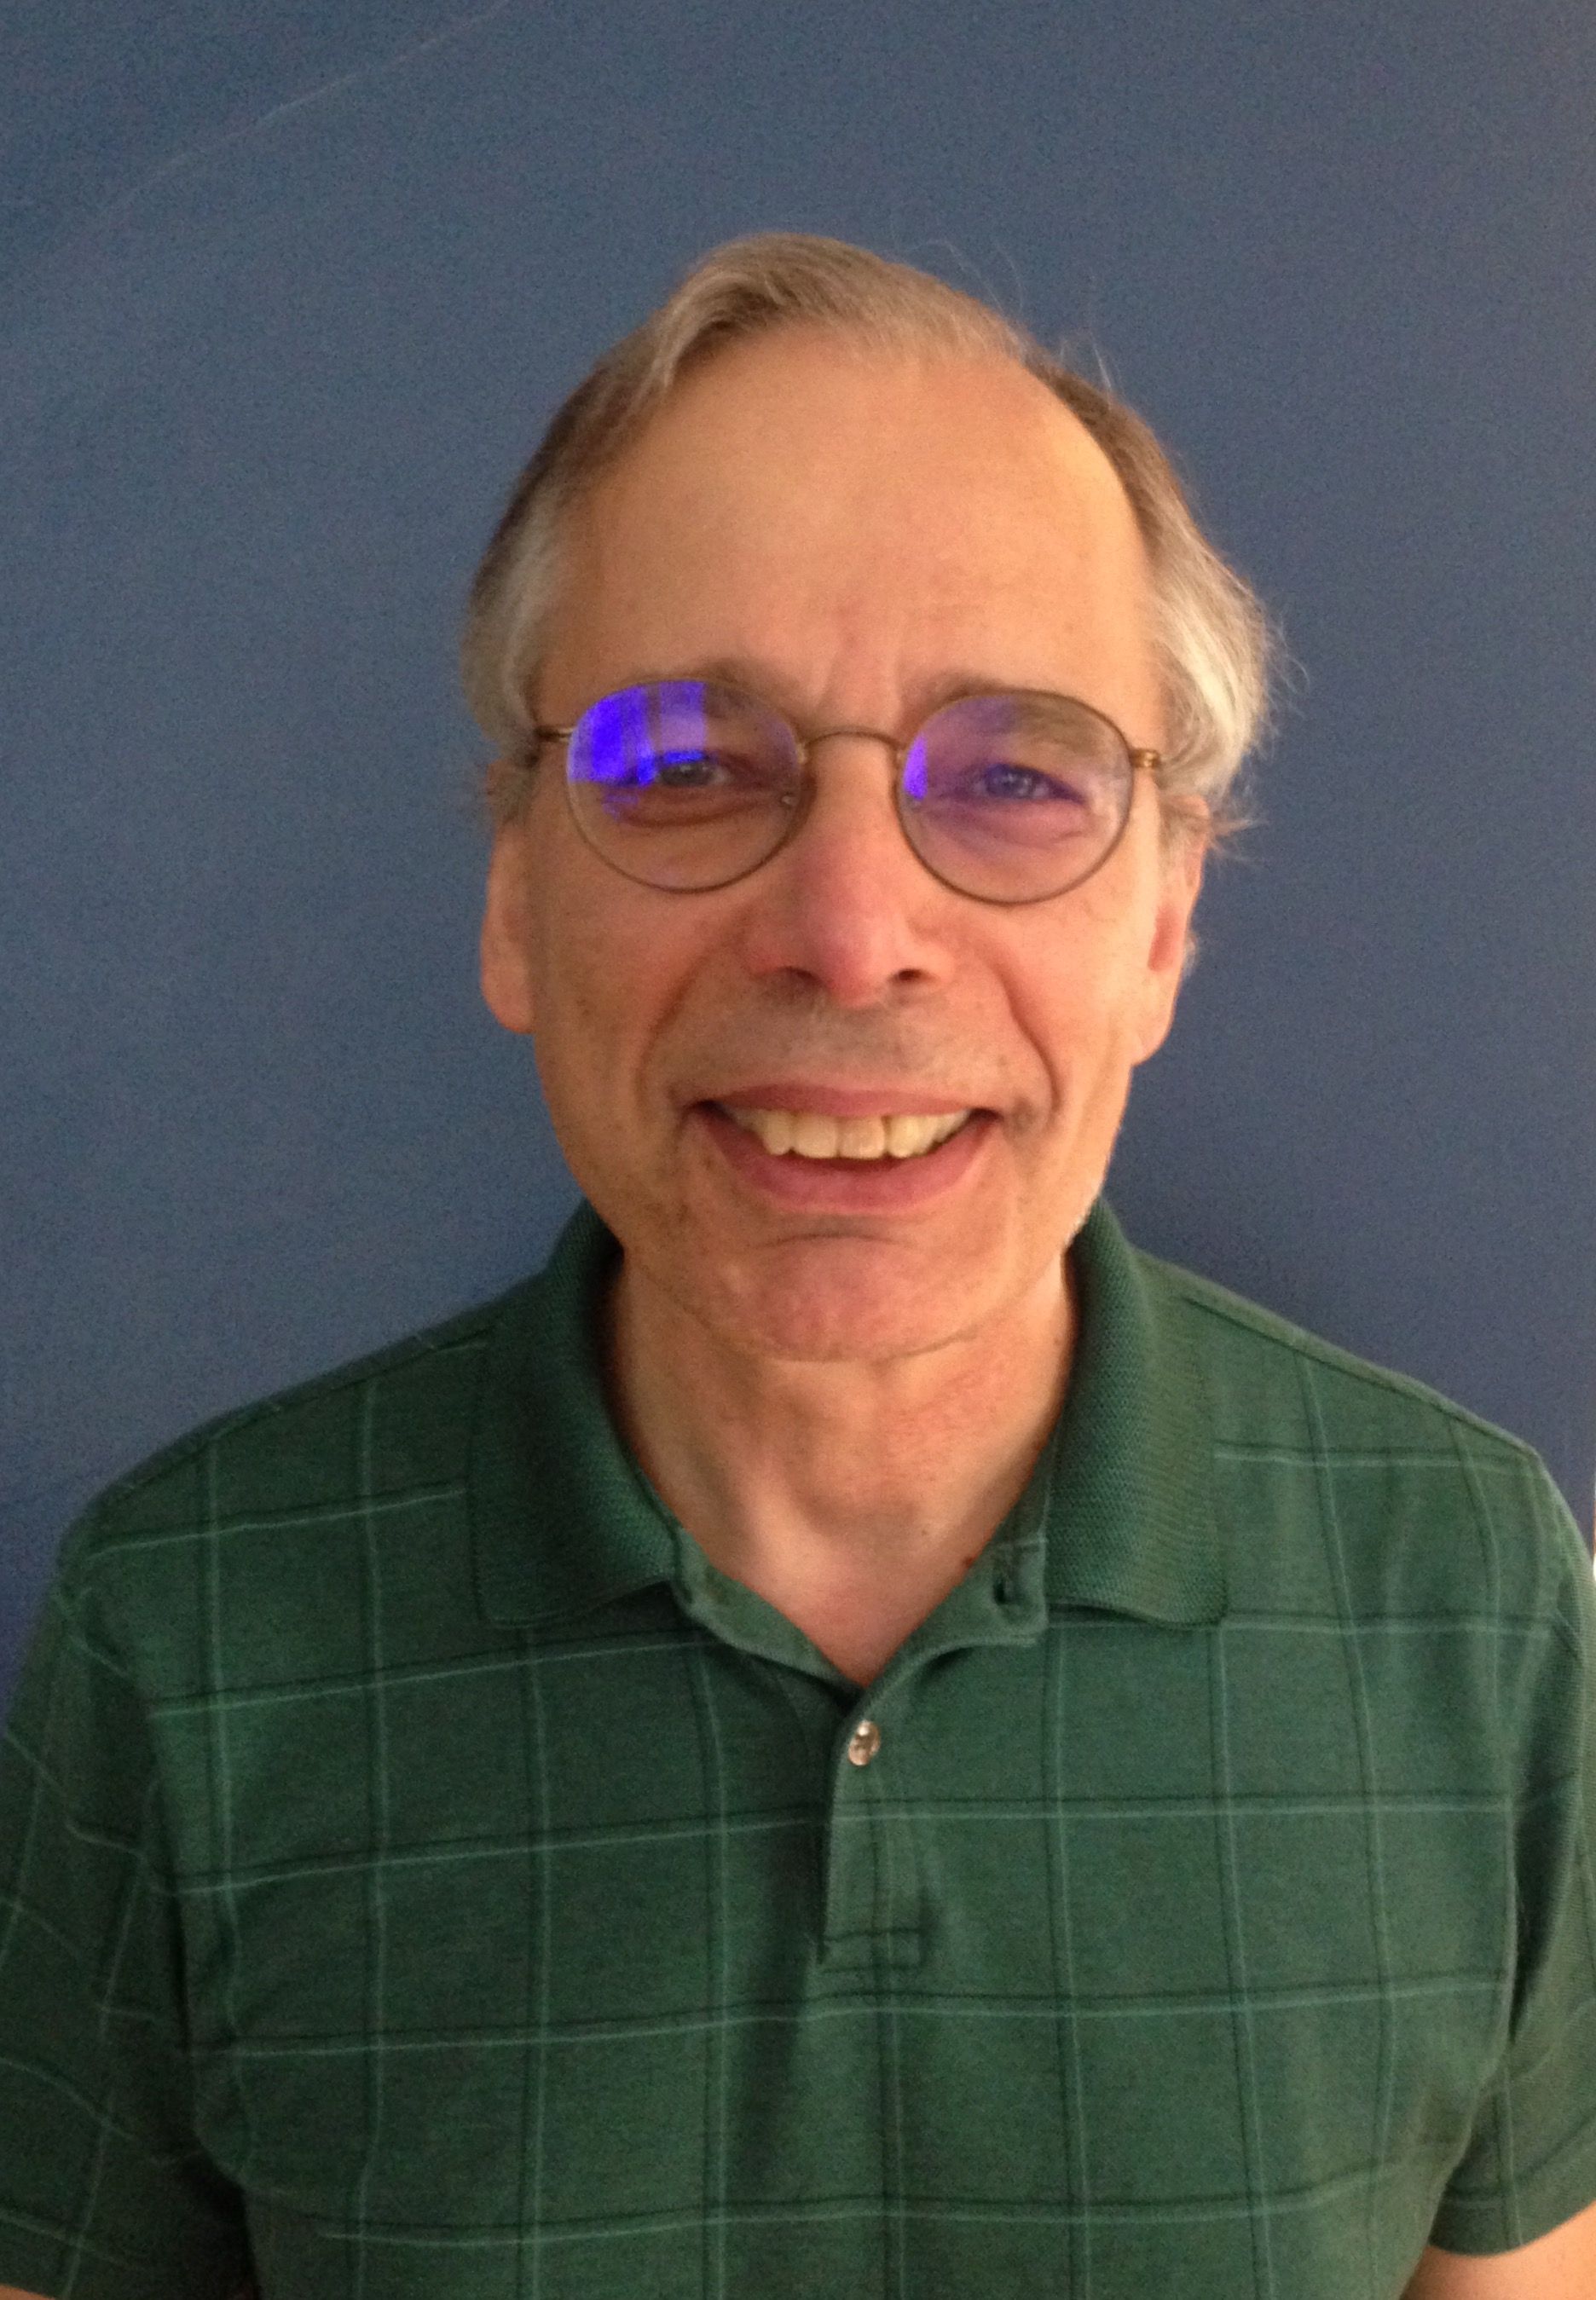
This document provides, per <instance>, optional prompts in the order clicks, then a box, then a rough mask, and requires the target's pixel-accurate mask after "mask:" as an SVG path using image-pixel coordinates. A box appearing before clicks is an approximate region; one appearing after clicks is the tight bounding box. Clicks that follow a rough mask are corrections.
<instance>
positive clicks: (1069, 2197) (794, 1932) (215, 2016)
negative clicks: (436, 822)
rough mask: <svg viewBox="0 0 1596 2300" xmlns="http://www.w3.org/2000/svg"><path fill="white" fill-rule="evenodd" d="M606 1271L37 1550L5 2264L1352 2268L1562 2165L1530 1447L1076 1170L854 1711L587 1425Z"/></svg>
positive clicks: (1105, 2297) (930, 2293) (1567, 2196)
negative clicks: (1184, 1243)
mask: <svg viewBox="0 0 1596 2300" xmlns="http://www.w3.org/2000/svg"><path fill="white" fill-rule="evenodd" d="M614 1252H615V1248H614V1242H613V1241H612V1240H611V1239H610V1238H608V1236H607V1234H606V1232H605V1231H604V1230H603V1229H602V1228H601V1227H600V1225H599V1224H598V1223H597V1220H596V1218H595V1217H593V1216H592V1214H591V1213H589V1212H587V1211H586V1210H585V1209H584V1210H583V1211H582V1212H581V1213H580V1214H579V1215H578V1216H577V1218H576V1219H575V1221H573V1223H572V1226H571V1228H570V1229H569V1230H568V1231H567V1233H566V1235H565V1237H564V1239H563V1240H562V1242H561V1245H560V1246H559V1248H558V1250H557V1251H556V1255H555V1257H554V1259H553V1261H552V1262H551V1263H550V1266H549V1268H548V1270H547V1271H546V1272H545V1273H544V1275H543V1276H542V1277H541V1278H540V1279H534V1280H531V1281H530V1282H529V1283H528V1284H527V1285H525V1286H523V1287H522V1288H517V1289H516V1290H515V1292H514V1293H513V1294H511V1295H509V1296H506V1297H505V1298H504V1299H503V1300H502V1301H500V1302H498V1303H497V1304H490V1305H489V1307H487V1308H486V1309H483V1310H480V1311H478V1312H475V1313H472V1314H470V1315H468V1316H466V1317H464V1318H463V1319H460V1320H456V1321H454V1322H453V1323H452V1324H450V1325H448V1326H445V1327H441V1328H439V1329H435V1330H434V1331H432V1332H431V1333H430V1334H427V1335H424V1336H422V1337H420V1338H417V1339H415V1340H413V1341H411V1342H408V1343H405V1344H403V1345H401V1346H398V1347H397V1348H395V1349H393V1350H391V1351H389V1352H386V1353H384V1354H382V1355H380V1356H379V1357H377V1358H374V1359H372V1360H368V1361H366V1362H364V1363H362V1364H361V1365H359V1366H356V1367H355V1368H351V1369H346V1370H344V1371H341V1372H339V1373H338V1374H336V1375H332V1376H330V1377H328V1378H326V1379H323V1380H322V1381H320V1382H317V1383H313V1384H311V1385H309V1386H307V1387H306V1388H304V1389H301V1390H299V1391H297V1392H294V1393H292V1394H290V1395H289V1396H287V1397H286V1398H283V1399H280V1400H277V1401H274V1402H272V1403H270V1404H267V1405H265V1406H263V1407H257V1408H254V1409H252V1410H251V1411H249V1412H248V1413H244V1414H241V1415H238V1416H235V1417H233V1418H231V1419H230V1420H229V1421H225V1422H222V1423H221V1424H218V1425H216V1426H213V1428H211V1429H208V1430H205V1431H202V1432H200V1433H199V1434H198V1435H197V1436H196V1437H195V1438H191V1439H188V1440H187V1441H185V1442H184V1443H183V1444H182V1445H180V1446H176V1447H174V1448H171V1449H170V1450H169V1451H168V1452H167V1453H166V1454H163V1455H162V1456H160V1457H158V1458H157V1460H156V1461H155V1463H151V1464H149V1465H147V1466H146V1468H145V1469H144V1470H143V1471H139V1472H137V1473H135V1474H134V1475H133V1476H132V1477H131V1478H130V1479H124V1480H123V1481H122V1482H121V1484H120V1485H119V1486H117V1487H116V1488H113V1490H112V1491H111V1493H110V1494H109V1495H108V1496H106V1497H105V1498H104V1500H103V1502H102V1503H101V1504H99V1505H98V1506H97V1508H96V1510H95V1511H94V1512H92V1513H90V1515H89V1517H88V1519H87V1520H86V1521H84V1522H83V1523H82V1525H80V1526H79V1529H76V1531H75V1532H74V1534H73V1536H72V1537H71V1538H70V1540H69V1542H68V1545H67V1547H66V1549H65V1551H64V1553H63V1561H62V1565H61V1570H60V1573H59V1576H58V1579H57V1583H56V1587H55V1588H54V1592H53V1595H52V1598H51V1602H50V1605H49V1608H48V1611H47V1613H46V1619H45V1621H44V1622H43V1623H42V1625H41V1628H40V1629H39V1632H38V1637H37V1638H36V1641H35V1644H34V1646H33V1649H32V1652H31V1654H30V1658H29V1663H28V1665H27V1668H26V1670H25V1671H24V1676H23V1679H22V1682H21V1688H20V1690H19V1693H18V1696H17V1699H16V1702H15V1704H14V1709H13V1719H12V1724H11V1729H10V1733H9V1735H8V1738H7V1742H6V1746H5V1750H4V1763H3V1766H0V2282H6V2281H9V2282H13V2283H16V2284H20V2285H21V2286H22V2287H24V2288H30V2289H34V2290H37V2291H39V2292H42V2293H46V2294H48V2295H52V2296H54V2300H177V2296H181V2300H205V2296H215V2300H223V2296H226V2295H229V2294H230V2293H232V2292H234V2291H235V2290H236V2289H237V2288H238V2287H239V2285H240V2284H241V2283H242V2282H243V2281H244V2280H245V2279H247V2278H249V2279H253V2280H254V2281H255V2284H256V2286H257V2287H258V2288H259V2290H260V2292H261V2293H262V2294H263V2296H264V2300H322V2296H326V2300H333V2296H338V2300H409V2296H420V2295H422V2294H425V2295H427V2296H429V2300H435V2296H437V2295H439V2294H445V2295H447V2296H448V2300H799V2296H804V2300H872V2296H878V2295H879V2296H881V2300H972V2296H974V2295H976V2294H980V2295H982V2296H1015V2300H1020V2296H1024V2300H1040V2296H1043V2295H1049V2294H1059V2295H1064V2294H1074V2295H1081V2296H1086V2295H1090V2296H1092V2300H1132V2296H1134V2300H1146V2296H1147V2295H1149V2294H1150V2293H1178V2294H1180V2295H1181V2296H1182V2300H1207V2296H1213V2300H1245V2296H1248V2295H1254V2296H1258V2300H1264V2296H1275V2300H1395V2296H1397V2295H1398V2294H1400V2292H1401V2290H1402V2288H1403V2287H1404V2285H1405V2283H1406V2281H1407V2279H1408V2275H1409V2274H1410V2272H1411V2271H1412V2268H1413V2265H1414V2263H1415V2262H1416V2258H1417V2256H1418V2254H1419V2252H1420V2250H1421V2249H1422V2247H1423V2246H1424V2245H1425V2242H1426V2241H1427V2240H1429V2239H1430V2238H1432V2236H1433V2238H1434V2239H1435V2240H1436V2241H1439V2242H1441V2243H1442V2244H1444V2245H1446V2246H1450V2247H1451V2248H1454V2249H1458V2250H1462V2251H1496V2250H1504V2249H1508V2248H1511V2247H1513V2246H1517V2245H1518V2244H1521V2243H1524V2242H1526V2241H1528V2240H1529V2239H1530V2238H1533V2237H1534V2236H1536V2235H1538V2234H1540V2233H1542V2231H1543V2230H1544V2229H1548V2228H1550V2227H1552V2226H1555V2225H1556V2224H1557V2223H1558V2221H1561V2220H1563V2219H1565V2218H1567V2217H1568V2216H1569V2215H1570V2214H1571V2213H1574V2212H1575V2211H1576V2210H1578V2209H1580V2208H1581V2207H1582V2206H1583V2204H1586V2203H1588V2202H1589V2201H1590V2200H1591V2199H1592V2197H1593V2196H1596V2078H1593V2077H1592V2070H1593V2069H1596V2018H1593V2013H1596V1886H1593V1879H1592V1834H1593V1832H1592V1812H1593V1810H1596V1753H1593V1749H1592V1715H1593V1708H1592V1654H1593V1652H1596V1629H1593V1622H1592V1613H1593V1606H1592V1588H1591V1583H1590V1572H1589V1565H1588V1561H1587V1560H1586V1559H1585V1556H1584V1554H1583V1550H1582V1548H1581V1546H1580V1544H1579V1541H1578V1538H1577V1536H1576V1535H1575V1531H1574V1529H1573V1526H1572V1524H1571V1522H1570V1521H1569V1520H1568V1517H1567V1512H1566V1510H1565V1509H1564V1508H1563V1507H1562V1504H1560V1502H1559V1501H1558V1499H1557V1498H1556V1496H1555V1495H1554V1493H1553V1491H1552V1489H1551V1488H1550V1481H1549V1480H1548V1479H1547V1478H1546V1476H1545V1473H1544V1471H1542V1470H1541V1468H1540V1467H1539V1465H1538V1464H1537V1463H1536V1462H1535V1460H1534V1458H1533V1455H1531V1454H1529V1453H1528V1452H1527V1451H1526V1450H1525V1448H1524V1447H1522V1446H1519V1445H1518V1444H1517V1443H1516V1442H1515V1441H1513V1440H1511V1439H1509V1438H1504V1437H1502V1436H1501V1435H1500V1433H1498V1432H1495V1431H1493V1430H1491V1429H1488V1428H1486V1427H1485V1426H1484V1425H1483V1424H1482V1423H1480V1422H1478V1421H1475V1420H1473V1419H1472V1418H1471V1417H1469V1416H1467V1415H1466V1414H1464V1413H1460V1412H1459V1411H1458V1410H1457V1409H1456V1408H1453V1407H1450V1406H1448V1405H1446V1404H1444V1403H1443V1402H1441V1400H1439V1399H1437V1398H1435V1397H1434V1396H1432V1395H1431V1394H1430V1393H1429V1392H1427V1391H1425V1390H1422V1389H1421V1388H1418V1387H1417V1386H1416V1385H1415V1384H1412V1383H1408V1382H1405V1381H1402V1380H1401V1379H1399V1378H1397V1377H1394V1376H1390V1375H1385V1374H1381V1373H1377V1372H1375V1371H1373V1370H1372V1369H1370V1368H1368V1367H1366V1366H1364V1365H1362V1364H1360V1363H1358V1362H1357V1361H1355V1360H1353V1359H1351V1358H1349V1357H1347V1356H1345V1355H1344V1354H1341V1353H1339V1352H1336V1351H1334V1350H1333V1349H1331V1348H1330V1347H1329V1346H1326V1345H1324V1344H1321V1343H1318V1342H1316V1341H1313V1340H1311V1339H1309V1338H1308V1337H1306V1336H1303V1335H1301V1334H1299V1333H1298V1332H1297V1331H1295V1329H1291V1328H1289V1327H1287V1326H1285V1325H1283V1323H1282V1322H1280V1321H1277V1320H1274V1319H1272V1318H1270V1317H1269V1316H1267V1315H1266V1313H1262V1312H1259V1311H1257V1310H1254V1309H1252V1308H1250V1307H1249V1305H1247V1304H1241V1303H1239V1302H1238V1301H1236V1300H1235V1299H1234V1298H1233V1296H1228V1295H1226V1294H1224V1293H1223V1292H1222V1291H1221V1290H1220V1289H1218V1288H1214V1287H1212V1286H1209V1285H1207V1284H1206V1283H1205V1282H1203V1281H1201V1280H1199V1279H1193V1278H1190V1277H1188V1276H1186V1275H1184V1274H1182V1273H1180V1272H1176V1271H1169V1270H1167V1269H1166V1268H1164V1267H1163V1266H1162V1265H1159V1264H1157V1263H1152V1262H1150V1261H1149V1260H1148V1259H1147V1258H1145V1257H1143V1256H1141V1255H1138V1254H1134V1253H1133V1252H1132V1250H1131V1249H1130V1248H1129V1247H1128V1246H1126V1244H1125V1243H1124V1239H1123V1238H1122V1237H1121V1235H1120V1233H1119V1231H1118V1230H1117V1229H1116V1225H1115V1223H1114V1221H1113V1218H1112V1216H1111V1215H1110V1214H1109V1213H1107V1209H1106V1208H1105V1207H1102V1206H1100V1205H1099V1208H1097V1209H1096V1210H1095V1211H1094V1213H1093V1215H1092V1217H1091V1219H1090V1221H1089V1223H1088V1225H1087V1228H1086V1229H1085V1230H1084V1231H1083V1232H1082V1237H1081V1238H1080V1239H1079V1240H1078V1241H1077V1244H1076V1246H1075V1248H1074V1258H1075V1267H1076V1273H1077V1279H1078V1282H1079V1292H1080V1298H1081V1304H1082V1331H1081V1339H1080V1344H1079V1347H1078V1350H1077V1354H1076V1359H1075V1363H1074V1369H1073V1371H1072V1378H1071V1384H1070V1390H1069V1396H1068V1398H1067V1400H1066V1404H1065V1409H1064V1412H1063V1413H1062V1415H1061V1417H1060V1421H1059V1424H1058V1427H1057V1430H1056V1431H1055V1433H1054V1436H1053V1438H1052V1439H1051V1440H1050V1442H1049V1446H1048V1448H1047V1450H1046V1452H1045V1453H1044V1454H1043V1457H1042V1459H1041V1460H1040V1463H1039V1464H1038V1466H1037V1469H1036V1471H1035V1474H1034V1476H1033V1477H1032V1480H1031V1483H1030V1486H1029V1488H1028V1489H1027V1491H1026V1493H1025V1495H1024V1497H1023V1499H1022V1500H1021V1502H1020V1504H1018V1505H1017V1506H1016V1508H1015V1511H1014V1512H1013V1513H1011V1515H1010V1517H1009V1518H1008V1519H1007V1521H1005V1523H1004V1525H1003V1527H1002V1528H1001V1529H999V1533H998V1534H997V1536H996V1537H995V1538H994V1539H993V1541H992V1542H991V1544H990V1546H989V1548H988V1549H987V1551H986V1552H985V1553H984V1554H983V1555H982V1558H981V1559H980V1560H979V1561H978V1563H977V1564H976V1565H975V1566H974V1567H973V1569H972V1571H971V1572H970V1573H969V1575H968V1576H967V1577H966V1579H965V1580H964V1581H963V1582H962V1583H961V1584H960V1585H959V1587H958V1588H957V1589H956V1590H955V1591H954V1592H953V1593H952V1595H951V1596H949V1597H948V1600H947V1601H946V1602H945V1603H944V1604H943V1605H942V1606H940V1608H939V1609H938V1611H937V1612H936V1613H934V1614H933V1615H932V1617H931V1618H930V1620H928V1621H926V1622H925V1623H924V1624H923V1626H922V1627H921V1629H919V1630H917V1631H916V1632H915V1635H914V1636H913V1637H911V1638H909V1640H908V1642H907V1645H906V1646H904V1647H903V1649H902V1650H901V1652H900V1653H899V1654H897V1655H896V1656H895V1657H894V1659H893V1661H892V1662H891V1663H890V1664H889V1666H888V1667H887V1669H886V1670H885V1671H883V1673H882V1676H881V1677H880V1678H879V1679H877V1681H876V1682H875V1683H874V1684H873V1686H871V1687H870V1688H866V1689H865V1690H861V1689H860V1688H857V1687H856V1686H853V1685H851V1684H850V1683H849V1682H848V1680H847V1679H844V1678H842V1677H841V1676H840V1674H839V1673H838V1672H837V1671H835V1670H834V1669H833V1668H832V1667H831V1665H830V1664H829V1663H827V1662H826V1661H825V1660H824V1658H823V1656H822V1655H821V1654H819V1653H818V1652H817V1651H816V1650H815V1647H814V1646H811V1645H810V1644H809V1643H808V1641H807V1640H806V1638H804V1637H803V1636H802V1635H801V1634H800V1633H799V1631H798V1629H796V1628H795V1627H794V1626H793V1625H792V1624H791V1623H790V1622H789V1621H786V1620H784V1618H783V1617H782V1616H781V1615H780V1614H779V1613H775V1612H774V1611H773V1609H772V1608H770V1607H769V1606H767V1605H765V1604H764V1603H763V1602H762V1601H761V1600H760V1599H758V1598H757V1597H756V1596H754V1595H753V1594H752V1593H751V1592H750V1591H748V1590H747V1589H745V1588H741V1587H740V1585H738V1584H736V1583H734V1582H731V1581H730V1580H728V1579H725V1578H724V1577H723V1576H722V1575H720V1574H718V1573H717V1572H716V1571H714V1569H713V1568H712V1567H711V1566H710V1565H709V1564H708V1563H707V1562H706V1560H705V1558H704V1556H703V1554H702V1553H701V1552H700V1551H698V1548H697V1546H695V1545H694V1543H693V1542H692V1541H691V1539H690V1538H689V1535H688V1534H687V1533H686V1532H685V1531H684V1530H683V1529H681V1527H679V1526H677V1525H676V1524H675V1523H674V1522H673V1521H672V1519H671V1518H670V1517H669V1516H668V1514H667V1513H665V1512H664V1510H663V1509H662V1507H661V1506H660V1504H658V1502H657V1501H656V1498H655V1497H654V1496H653V1495H652V1494H651V1493H650V1491H649V1490H648V1487H647V1486H646V1484H645V1483H644V1481H643V1479H641V1477H640V1474H639V1471H638V1470H637V1469H636V1467H635V1465H634V1464H633V1463H632V1462H631V1459H630V1457H629V1456H628V1454H626V1452H625V1450H624V1448H623V1446H622V1445H621V1443H620V1441H619V1440H618V1438H617V1437H616V1435H615V1432H614V1428H613V1425H612V1423H611V1421H610V1420H609V1418H608V1415H607V1413H606V1407H605V1404H604V1399H603V1394H602V1387H601V1379H600V1362H599V1350H600V1345H599V1340H598V1321H599V1304H600V1302H601V1299H602V1296H603V1294H604V1290H605V1288H606V1284H607V1281H608V1278H609V1275H610V1273H611V1271H612V1270H613V1258H614ZM865 1721H869V1723H870V1724H871V1725H872V1726H873V1728H874V1729H875V1732H874V1734H868V1735H865V1737H864V1738H863V1739H862V1740H860V1739H857V1738H855V1737H856V1729H858V1728H859V1727H860V1726H861V1724H862V1723H864V1722H865ZM877 1736H879V1746H875V1743H876V1737H877ZM850 1745H851V1747H852V1750H853V1753H854V1754H853V1755H851V1756H850ZM872 1749H873V1754H868V1753H869V1752H870V1751H871V1750H872ZM859 1755H868V1761H867V1762H865V1763H857V1762H856V1757H857V1756H859Z"/></svg>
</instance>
